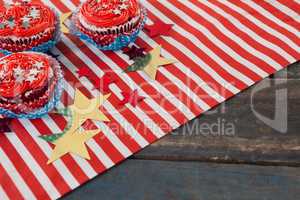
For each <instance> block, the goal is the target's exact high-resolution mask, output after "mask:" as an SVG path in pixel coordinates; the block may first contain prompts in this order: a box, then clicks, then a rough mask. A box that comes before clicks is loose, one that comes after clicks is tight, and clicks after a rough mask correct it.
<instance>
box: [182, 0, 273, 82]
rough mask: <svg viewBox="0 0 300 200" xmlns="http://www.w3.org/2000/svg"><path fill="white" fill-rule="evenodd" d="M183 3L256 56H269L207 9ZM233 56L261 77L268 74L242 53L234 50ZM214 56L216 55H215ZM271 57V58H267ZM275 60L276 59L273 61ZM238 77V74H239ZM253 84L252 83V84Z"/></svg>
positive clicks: (229, 70) (187, 2)
mask: <svg viewBox="0 0 300 200" xmlns="http://www.w3.org/2000/svg"><path fill="white" fill-rule="evenodd" d="M179 1H180V2H181V3H182V4H184V5H186V6H187V7H189V8H190V9H191V10H193V11H194V12H196V13H197V14H199V15H201V16H202V17H203V18H205V19H206V20H207V21H209V22H211V23H212V24H214V25H215V26H216V28H218V29H219V30H220V31H221V32H222V33H224V34H225V35H227V36H228V37H229V38H230V39H232V40H233V41H235V42H236V43H237V44H238V45H239V46H241V47H242V48H243V49H244V50H245V51H248V52H249V53H250V54H253V55H254V56H256V55H259V56H260V57H261V58H266V57H267V56H266V55H264V54H262V53H261V52H259V51H257V50H256V49H255V48H253V47H252V46H250V45H248V44H247V43H246V42H245V41H243V40H242V39H241V38H239V37H238V36H237V35H235V34H234V33H233V32H231V31H230V30H228V29H227V28H226V27H225V26H223V24H222V23H220V22H219V21H218V20H217V19H215V18H214V17H212V16H210V15H209V14H207V13H206V12H205V11H203V10H202V9H201V8H199V7H197V6H195V5H194V4H192V3H191V2H189V1H182V0H179ZM226 52H227V51H226ZM232 55H233V58H234V59H235V60H236V61H238V62H240V63H241V64H242V65H243V66H245V67H247V68H249V69H250V70H252V71H253V72H255V73H256V74H258V75H259V76H261V77H266V76H268V73H267V72H265V71H263V70H262V69H261V68H259V67H258V66H256V65H255V64H253V63H251V62H250V61H248V60H247V59H245V58H243V57H241V56H240V55H238V54H237V53H236V52H234V53H233V54H232ZM213 58H214V57H213ZM267 59H270V58H267ZM214 60H216V58H214ZM216 62H218V60H216ZM272 62H274V61H272ZM218 63H219V64H220V66H226V65H225V64H223V63H220V62H218ZM227 71H228V72H229V73H230V72H231V69H230V68H228V69H227ZM237 77H238V76H237ZM250 85H252V84H250Z"/></svg>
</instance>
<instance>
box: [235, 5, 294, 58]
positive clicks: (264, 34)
mask: <svg viewBox="0 0 300 200" xmlns="http://www.w3.org/2000/svg"><path fill="white" fill-rule="evenodd" d="M231 3H233V4H235V5H236V6H238V7H240V8H242V9H244V10H246V11H248V12H250V13H251V14H252V16H253V17H255V18H256V19H257V20H260V21H261V22H262V23H263V24H266V25H267V26H269V25H270V20H268V19H266V18H265V17H262V15H261V14H260V13H259V12H257V11H255V10H254V9H252V8H251V7H249V6H248V5H247V4H245V3H243V2H241V1H239V2H237V1H231ZM253 24H254V23H253ZM272 24H274V23H271V25H272ZM256 27H259V26H254V28H256ZM270 27H272V26H270ZM272 28H274V29H275V30H276V31H279V30H278V25H277V26H275V27H272ZM252 30H255V29H252ZM261 30H263V29H261ZM286 32H287V31H285V33H283V34H287V33H286ZM260 35H261V36H262V37H263V38H265V39H267V40H269V41H270V42H272V43H276V44H277V45H278V46H279V47H281V48H282V49H284V50H285V51H286V52H287V53H288V54H290V55H291V56H293V57H295V58H297V57H299V52H297V51H296V50H294V49H293V48H291V47H290V46H289V45H287V44H286V43H285V42H284V41H282V40H281V39H279V37H276V35H275V34H274V35H273V34H270V33H268V32H267V31H262V32H261V33H260ZM289 38H291V37H289ZM296 39H297V40H298V41H299V38H296ZM296 44H297V43H296Z"/></svg>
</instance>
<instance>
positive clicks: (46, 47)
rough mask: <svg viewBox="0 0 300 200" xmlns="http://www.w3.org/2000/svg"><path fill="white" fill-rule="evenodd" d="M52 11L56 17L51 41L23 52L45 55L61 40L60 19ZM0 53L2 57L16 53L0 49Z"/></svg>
mask: <svg viewBox="0 0 300 200" xmlns="http://www.w3.org/2000/svg"><path fill="white" fill-rule="evenodd" d="M52 11H53V12H54V13H55V15H56V24H55V33H54V37H53V38H52V40H49V41H47V42H44V43H42V44H39V45H37V46H35V47H32V48H31V49H28V50H25V51H33V52H42V53H46V52H48V51H49V50H50V49H52V48H53V47H54V46H55V45H56V43H57V42H59V40H60V38H61V29H60V18H59V14H58V13H57V12H56V11H55V10H54V9H52ZM0 53H2V54H4V55H10V54H12V53H16V52H11V51H8V50H6V49H1V48H0Z"/></svg>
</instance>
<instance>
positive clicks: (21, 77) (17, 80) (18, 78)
mask: <svg viewBox="0 0 300 200" xmlns="http://www.w3.org/2000/svg"><path fill="white" fill-rule="evenodd" d="M23 81H25V78H24V76H18V77H16V82H17V83H23Z"/></svg>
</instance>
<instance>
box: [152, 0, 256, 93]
mask: <svg viewBox="0 0 300 200" xmlns="http://www.w3.org/2000/svg"><path fill="white" fill-rule="evenodd" d="M151 3H152V5H153V6H155V7H156V8H157V9H158V10H160V11H161V12H162V13H164V14H165V15H167V16H168V18H170V19H171V20H172V21H175V22H178V23H180V26H181V27H182V28H183V29H185V30H187V31H188V32H190V33H191V34H193V35H194V36H195V37H197V38H201V39H200V41H201V42H202V43H203V44H204V45H205V46H207V47H209V48H210V49H211V50H212V51H213V52H215V53H216V54H217V55H220V57H221V58H222V59H223V60H224V58H225V62H226V59H230V60H231V61H232V58H231V57H230V56H229V55H227V54H226V53H225V52H224V51H223V50H222V49H220V48H219V47H217V46H216V45H215V44H214V43H212V41H210V40H209V39H208V38H207V36H206V35H204V34H202V32H200V31H199V30H197V29H195V28H194V27H192V26H190V25H189V24H188V23H186V22H185V21H184V20H182V19H181V18H179V17H178V16H177V15H175V14H174V13H173V12H172V11H170V10H169V9H168V8H166V7H165V6H164V5H162V4H161V3H159V2H158V1H151ZM149 12H150V11H149ZM197 21H198V22H200V21H203V18H201V20H199V19H197ZM172 37H173V32H172ZM155 41H156V42H157V43H162V44H163V46H164V48H165V49H166V50H167V51H169V52H170V53H172V54H173V55H174V56H176V58H177V59H178V60H180V61H181V62H182V63H184V64H186V65H187V63H188V66H189V67H190V69H191V70H192V71H193V72H195V73H197V74H198V75H199V77H201V78H202V79H203V80H204V81H205V82H206V83H210V84H212V85H214V86H215V87H214V88H219V89H218V90H217V91H223V90H225V91H226V89H225V88H224V87H223V86H222V85H220V84H219V83H218V82H216V81H215V80H214V79H213V78H212V77H211V76H210V75H209V74H207V73H206V72H205V71H204V70H202V69H201V68H200V67H199V64H198V63H195V62H194V61H193V60H191V59H190V58H189V57H188V56H186V55H185V54H184V53H183V52H181V51H179V50H178V49H176V47H175V46H173V45H172V44H169V43H168V42H166V41H165V40H163V39H159V38H156V39H155ZM179 42H180V43H182V44H186V43H185V42H181V41H179ZM193 53H195V54H198V55H199V53H201V52H200V51H199V52H193ZM203 56H204V57H203ZM199 57H200V58H201V59H202V58H204V59H206V60H204V61H205V62H206V63H207V64H208V65H209V66H210V67H211V68H212V69H214V71H216V72H217V73H221V76H222V73H223V78H224V79H225V80H226V79H227V80H228V78H230V77H229V75H228V73H227V72H226V74H225V72H224V70H223V69H221V68H220V66H219V65H214V66H213V65H210V64H209V63H210V62H211V58H209V57H208V56H207V55H204V54H202V55H199ZM205 57H206V58H205ZM239 65H240V64H239ZM252 74H253V73H252ZM230 76H231V75H230ZM250 78H251V77H250ZM252 78H254V77H252ZM231 84H237V86H238V88H239V89H243V88H245V87H246V86H245V84H243V83H241V82H240V83H239V84H238V83H236V82H235V81H234V82H231ZM222 95H224V94H222ZM231 95H232V94H231V92H230V91H226V92H225V97H226V98H228V97H229V96H231Z"/></svg>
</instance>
